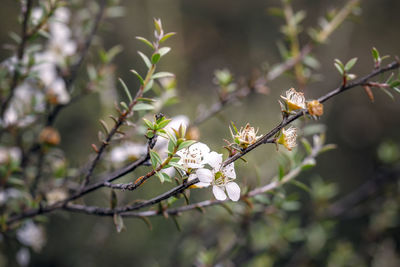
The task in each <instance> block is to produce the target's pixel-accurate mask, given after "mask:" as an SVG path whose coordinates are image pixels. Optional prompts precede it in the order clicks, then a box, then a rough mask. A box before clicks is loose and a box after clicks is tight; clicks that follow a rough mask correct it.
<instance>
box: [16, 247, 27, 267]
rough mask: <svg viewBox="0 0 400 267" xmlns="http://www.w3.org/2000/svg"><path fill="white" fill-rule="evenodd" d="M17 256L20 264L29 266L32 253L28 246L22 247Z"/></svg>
mask: <svg viewBox="0 0 400 267" xmlns="http://www.w3.org/2000/svg"><path fill="white" fill-rule="evenodd" d="M15 256H16V260H17V262H18V264H19V266H22V267H24V266H28V264H29V262H30V260H31V253H30V252H29V249H27V248H20V249H19V250H18V252H17V254H16V255H15Z"/></svg>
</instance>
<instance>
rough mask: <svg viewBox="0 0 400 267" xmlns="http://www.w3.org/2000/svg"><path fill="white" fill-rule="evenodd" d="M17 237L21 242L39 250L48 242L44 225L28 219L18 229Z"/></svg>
mask: <svg viewBox="0 0 400 267" xmlns="http://www.w3.org/2000/svg"><path fill="white" fill-rule="evenodd" d="M17 239H18V241H19V242H21V244H23V245H25V246H28V247H31V248H32V249H33V250H34V251H36V252H39V251H40V250H41V249H42V248H43V246H44V245H45V243H46V237H45V232H44V229H43V227H41V226H37V225H36V224H35V223H34V222H32V221H28V222H26V223H25V224H24V225H23V226H22V227H21V228H19V229H18V230H17Z"/></svg>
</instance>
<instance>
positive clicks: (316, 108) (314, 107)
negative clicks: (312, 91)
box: [307, 100, 324, 116]
mask: <svg viewBox="0 0 400 267" xmlns="http://www.w3.org/2000/svg"><path fill="white" fill-rule="evenodd" d="M307 109H308V113H310V115H312V116H322V114H324V105H322V104H321V103H320V102H319V101H318V100H312V101H309V102H307Z"/></svg>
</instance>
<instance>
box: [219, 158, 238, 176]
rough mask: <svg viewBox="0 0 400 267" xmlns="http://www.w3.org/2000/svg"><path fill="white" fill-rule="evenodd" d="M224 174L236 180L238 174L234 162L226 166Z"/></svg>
mask: <svg viewBox="0 0 400 267" xmlns="http://www.w3.org/2000/svg"><path fill="white" fill-rule="evenodd" d="M222 172H223V173H224V174H225V176H227V177H229V178H232V179H236V173H235V164H234V163H233V162H232V163H231V164H229V165H227V166H225V167H224V168H223V169H222Z"/></svg>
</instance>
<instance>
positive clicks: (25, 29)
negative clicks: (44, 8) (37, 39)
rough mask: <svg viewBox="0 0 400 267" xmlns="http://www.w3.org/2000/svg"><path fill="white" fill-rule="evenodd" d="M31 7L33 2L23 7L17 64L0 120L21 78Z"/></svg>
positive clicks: (0, 112)
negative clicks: (21, 65)
mask: <svg viewBox="0 0 400 267" xmlns="http://www.w3.org/2000/svg"><path fill="white" fill-rule="evenodd" d="M32 6H33V0H28V1H27V2H26V6H25V7H24V9H25V12H24V18H23V22H22V30H21V32H22V33H21V42H20V44H19V46H18V51H17V64H16V66H15V69H14V74H13V78H12V81H11V85H10V93H9V95H8V97H7V98H6V99H5V100H4V102H3V103H2V106H1V111H0V118H3V117H4V113H5V111H6V110H7V107H8V105H9V103H10V101H11V99H12V98H13V96H14V91H15V88H16V87H17V85H18V80H19V78H20V76H21V74H20V64H21V62H22V60H23V57H24V55H25V46H26V42H27V40H28V35H27V32H28V21H29V17H30V14H31V11H32Z"/></svg>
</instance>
